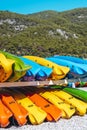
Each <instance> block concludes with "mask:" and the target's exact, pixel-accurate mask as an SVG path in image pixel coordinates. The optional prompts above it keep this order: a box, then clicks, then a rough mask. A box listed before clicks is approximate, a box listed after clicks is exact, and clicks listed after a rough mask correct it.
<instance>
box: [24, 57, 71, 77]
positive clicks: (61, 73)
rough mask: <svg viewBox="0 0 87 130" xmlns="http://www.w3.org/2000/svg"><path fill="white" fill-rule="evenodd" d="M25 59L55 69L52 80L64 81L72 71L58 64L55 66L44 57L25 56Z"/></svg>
mask: <svg viewBox="0 0 87 130" xmlns="http://www.w3.org/2000/svg"><path fill="white" fill-rule="evenodd" d="M24 57H25V58H27V59H30V60H32V61H35V62H37V63H38V64H40V65H43V66H46V67H49V68H52V69H53V72H52V75H51V77H52V79H62V78H64V77H65V76H66V74H67V73H68V72H69V71H70V69H69V68H68V67H64V66H60V65H57V64H55V63H53V62H51V61H49V60H46V59H44V58H42V57H37V56H24Z"/></svg>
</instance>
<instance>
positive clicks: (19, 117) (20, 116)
mask: <svg viewBox="0 0 87 130" xmlns="http://www.w3.org/2000/svg"><path fill="white" fill-rule="evenodd" d="M7 93H8V92H7V91H6V92H2V94H1V95H0V96H1V100H2V102H3V103H4V104H5V105H6V106H7V107H8V108H9V110H10V111H11V112H12V113H13V116H14V118H15V120H16V121H17V123H18V124H19V125H20V126H22V125H24V124H26V123H27V119H26V117H27V115H28V112H27V111H26V110H25V109H24V108H23V107H22V106H21V105H20V104H18V103H17V102H16V101H15V100H14V98H13V97H12V96H11V95H10V94H7Z"/></svg>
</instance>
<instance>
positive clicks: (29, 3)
mask: <svg viewBox="0 0 87 130" xmlns="http://www.w3.org/2000/svg"><path fill="white" fill-rule="evenodd" d="M83 7H87V0H0V11H11V12H16V13H20V14H32V13H36V12H40V11H45V10H54V11H58V12H61V11H66V10H71V9H75V8H83Z"/></svg>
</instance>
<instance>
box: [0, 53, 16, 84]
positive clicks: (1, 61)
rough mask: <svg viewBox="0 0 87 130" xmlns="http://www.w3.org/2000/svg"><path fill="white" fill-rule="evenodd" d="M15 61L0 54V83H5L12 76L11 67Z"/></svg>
mask: <svg viewBox="0 0 87 130" xmlns="http://www.w3.org/2000/svg"><path fill="white" fill-rule="evenodd" d="M14 62H15V61H14V60H11V59H7V58H6V57H5V56H4V54H2V53H0V82H4V81H6V80H7V79H8V78H9V77H10V76H11V74H12V72H13V71H12V65H13V63H14Z"/></svg>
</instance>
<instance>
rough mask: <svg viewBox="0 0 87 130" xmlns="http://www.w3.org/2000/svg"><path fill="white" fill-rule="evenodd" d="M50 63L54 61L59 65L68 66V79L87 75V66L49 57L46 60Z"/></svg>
mask: <svg viewBox="0 0 87 130" xmlns="http://www.w3.org/2000/svg"><path fill="white" fill-rule="evenodd" d="M46 59H47V60H49V61H52V62H54V63H56V64H58V65H62V66H66V67H69V68H70V73H69V74H68V78H70V77H71V78H73V76H81V75H82V76H84V75H87V64H80V63H79V64H78V63H75V62H72V61H69V60H66V59H63V58H61V57H60V58H58V57H57V58H55V57H49V58H46Z"/></svg>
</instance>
